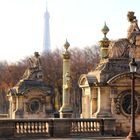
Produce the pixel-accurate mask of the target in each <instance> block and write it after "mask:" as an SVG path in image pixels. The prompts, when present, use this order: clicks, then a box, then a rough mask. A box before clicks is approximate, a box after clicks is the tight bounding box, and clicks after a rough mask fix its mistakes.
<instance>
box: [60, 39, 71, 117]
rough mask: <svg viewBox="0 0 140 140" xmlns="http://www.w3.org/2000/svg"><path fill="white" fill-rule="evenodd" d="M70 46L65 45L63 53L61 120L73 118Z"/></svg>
mask: <svg viewBox="0 0 140 140" xmlns="http://www.w3.org/2000/svg"><path fill="white" fill-rule="evenodd" d="M69 46H70V44H69V43H68V42H67V40H66V43H65V44H64V47H65V49H66V50H65V52H64V53H63V100H62V107H61V108H60V118H71V117H72V113H73V109H72V105H71V103H70V96H71V95H70V94H71V75H70V53H69V51H68V48H69Z"/></svg>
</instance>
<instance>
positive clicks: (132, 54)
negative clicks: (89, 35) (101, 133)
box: [79, 13, 140, 135]
mask: <svg viewBox="0 0 140 140" xmlns="http://www.w3.org/2000/svg"><path fill="white" fill-rule="evenodd" d="M129 14H131V17H132V16H134V15H133V13H129ZM128 16H129V15H128ZM134 21H136V20H134ZM134 21H133V23H131V22H130V27H129V29H130V28H131V33H130V32H128V36H129V37H127V38H123V39H118V40H115V41H109V40H108V38H107V37H106V34H107V32H108V31H109V29H108V27H107V26H106V24H105V26H104V28H103V29H102V32H103V33H104V38H103V39H102V40H101V41H100V50H101V60H100V63H99V64H98V66H97V67H96V69H95V70H93V71H91V72H89V73H87V74H82V75H81V77H80V78H79V86H80V88H81V89H82V113H81V117H82V118H104V119H110V120H111V122H110V128H111V129H113V130H115V132H116V133H117V134H118V135H119V134H120V133H128V132H129V130H130V121H131V117H130V114H131V83H132V74H131V73H130V70H129V63H130V61H131V59H132V58H135V60H136V63H137V65H138V69H137V73H135V85H134V86H135V91H134V92H135V101H134V102H135V103H134V108H135V114H136V115H135V116H136V130H137V131H138V132H140V127H139V123H140V31H139V28H138V25H137V24H136V23H135V25H134ZM132 28H133V29H132ZM128 31H130V30H128ZM130 34H131V35H130ZM112 120H113V122H112Z"/></svg>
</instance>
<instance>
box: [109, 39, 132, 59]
mask: <svg viewBox="0 0 140 140" xmlns="http://www.w3.org/2000/svg"><path fill="white" fill-rule="evenodd" d="M129 49H130V42H129V41H128V39H126V38H122V39H118V40H116V41H111V42H110V45H109V48H108V57H109V58H120V57H121V58H128V57H129Z"/></svg>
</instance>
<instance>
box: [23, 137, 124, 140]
mask: <svg viewBox="0 0 140 140" xmlns="http://www.w3.org/2000/svg"><path fill="white" fill-rule="evenodd" d="M46 139H47V140H125V139H126V138H125V137H94V138H93V137H87V138H46ZM46 139H26V140H46ZM20 140H25V139H20Z"/></svg>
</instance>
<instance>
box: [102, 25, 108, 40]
mask: <svg viewBox="0 0 140 140" xmlns="http://www.w3.org/2000/svg"><path fill="white" fill-rule="evenodd" d="M101 31H102V33H103V34H104V38H103V39H104V40H108V38H107V37H106V35H107V33H108V32H109V28H108V27H107V25H106V22H105V24H104V27H103V28H102V30H101Z"/></svg>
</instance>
